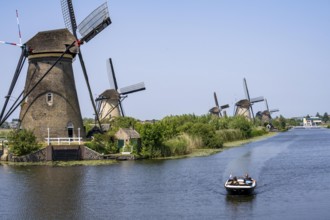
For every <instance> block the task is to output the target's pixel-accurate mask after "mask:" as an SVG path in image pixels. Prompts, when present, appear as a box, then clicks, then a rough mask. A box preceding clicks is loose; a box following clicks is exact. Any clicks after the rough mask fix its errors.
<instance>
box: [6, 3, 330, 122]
mask: <svg viewBox="0 0 330 220" xmlns="http://www.w3.org/2000/svg"><path fill="white" fill-rule="evenodd" d="M103 2H104V1H103V0H94V1H83V0H73V4H74V8H75V13H76V17H77V22H78V23H79V22H80V21H82V19H83V18H84V17H85V16H87V15H88V14H89V13H90V12H91V11H92V10H94V9H95V8H96V7H98V6H99V5H100V4H102V3H103ZM108 5H109V10H110V17H111V20H112V22H113V23H112V24H111V25H110V26H109V27H108V28H107V29H105V30H104V31H103V32H102V33H101V34H100V35H98V36H96V37H95V38H94V39H93V40H92V41H90V42H89V43H87V44H85V45H83V46H82V52H83V55H84V58H85V62H86V67H87V71H88V74H89V77H90V82H91V86H92V90H93V94H94V95H95V97H96V96H97V95H98V94H100V93H102V92H103V91H104V90H105V89H108V88H109V82H108V78H107V72H106V71H107V70H106V60H107V59H108V58H109V57H111V58H112V59H113V63H114V68H115V71H116V75H117V80H118V83H119V86H120V87H124V86H128V85H131V84H134V83H138V82H141V81H144V82H145V84H146V87H147V90H145V91H142V92H139V93H134V94H131V95H129V97H128V98H127V99H126V100H125V101H124V102H123V105H124V108H125V112H126V114H127V115H128V116H132V117H135V118H138V119H141V120H145V119H161V118H163V117H164V116H167V115H180V114H190V113H194V114H196V115H202V114H206V113H208V110H209V109H210V108H211V107H213V106H214V100H213V92H214V91H215V92H217V94H218V98H219V102H220V104H230V106H231V107H230V109H229V110H228V114H229V115H232V114H233V110H234V108H233V107H234V104H235V102H236V101H238V100H240V99H242V98H244V97H245V94H244V91H243V78H244V77H245V78H246V79H247V83H248V86H249V90H250V95H251V96H252V97H257V96H264V97H265V98H267V99H268V103H269V106H270V108H279V109H280V112H279V113H276V114H275V115H274V116H276V115H279V114H281V115H283V116H284V117H293V116H302V115H307V114H310V115H315V114H316V113H317V112H319V113H320V114H323V113H324V112H328V113H330V102H328V99H329V95H330V90H329V89H328V85H329V83H330V74H329V73H330V13H329V11H330V1H328V0H290V1H288V0H266V1H265V0H249V1H246V0H226V1H224V0H206V1H202V0H198V1H197V0H159V1H154V0H139V1H135V0H112V1H108ZM16 9H18V11H19V16H20V26H21V32H22V38H23V42H25V41H27V40H29V39H30V38H31V37H33V36H34V35H35V34H36V33H37V32H39V31H45V30H51V29H59V28H64V27H65V26H64V22H63V18H62V11H61V4H60V0H51V1H44V0H31V1H19V0H11V1H4V2H3V3H2V4H1V8H0V12H1V13H0V40H3V41H13V42H17V41H18V33H17V26H16V15H15V10H16ZM19 55H20V48H17V47H14V46H9V45H2V44H0V74H1V80H0V97H1V98H0V107H1V108H2V105H3V102H4V98H3V97H4V96H5V95H6V94H7V91H8V88H9V84H10V82H11V80H12V76H13V73H14V70H15V68H16V64H17V61H18V58H19ZM26 67H27V65H26V66H25V68H24V70H23V72H22V75H21V78H20V81H19V83H18V85H17V86H16V89H15V94H18V93H19V92H20V91H21V90H22V89H23V86H24V81H25V76H26ZM74 71H75V77H76V82H77V89H78V93H79V94H78V96H79V101H80V106H81V110H82V114H83V116H84V117H93V110H92V106H91V104H90V101H89V96H88V92H87V87H86V84H85V82H84V78H83V75H82V71H81V68H80V65H79V62H78V60H76V61H75V62H74ZM15 94H14V95H13V96H15ZM11 103H12V102H11ZM264 109H265V104H264V103H256V104H255V105H254V111H255V112H256V111H258V110H264ZM15 115H16V117H17V115H18V112H17V113H16V114H15ZM15 115H14V116H15Z"/></svg>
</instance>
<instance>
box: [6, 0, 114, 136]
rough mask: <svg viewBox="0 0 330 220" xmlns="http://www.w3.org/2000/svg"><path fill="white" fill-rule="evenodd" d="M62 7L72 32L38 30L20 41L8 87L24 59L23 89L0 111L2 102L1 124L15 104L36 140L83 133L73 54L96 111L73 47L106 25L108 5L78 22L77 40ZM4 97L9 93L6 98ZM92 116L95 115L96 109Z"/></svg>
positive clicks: (67, 9)
mask: <svg viewBox="0 0 330 220" xmlns="http://www.w3.org/2000/svg"><path fill="white" fill-rule="evenodd" d="M65 3H67V4H65ZM62 9H63V12H64V17H65V20H66V19H67V21H68V22H67V23H66V24H67V25H70V27H71V31H72V33H70V32H69V30H68V29H59V30H50V31H42V32H39V33H37V34H36V35H35V36H34V37H33V38H31V39H30V40H29V41H28V42H26V43H25V44H24V45H23V47H24V48H25V50H23V52H22V55H21V58H20V61H19V64H18V66H17V69H16V72H15V74H14V79H13V82H12V84H11V86H10V89H9V91H12V89H13V87H14V86H15V83H16V81H17V78H18V75H19V73H20V71H21V69H22V66H23V63H24V62H23V61H25V58H26V57H28V59H29V67H28V73H27V77H26V83H25V88H24V91H23V92H22V94H21V96H20V97H19V98H18V99H17V100H16V101H15V103H14V104H13V106H12V107H11V108H10V110H9V111H8V112H7V113H6V114H4V112H5V106H4V108H3V110H2V113H1V121H0V123H1V124H2V123H3V122H4V121H5V120H6V119H7V118H8V117H9V116H10V115H11V114H12V113H13V112H14V111H15V110H16V109H17V108H18V107H20V106H21V111H20V123H21V127H22V128H25V129H33V130H34V133H35V135H36V136H37V138H38V139H39V140H44V138H45V137H46V136H48V137H49V134H51V136H56V137H77V136H78V134H79V135H80V136H85V132H84V130H83V123H82V117H81V112H80V107H79V102H78V96H77V91H76V87H75V80H74V75H73V69H72V62H73V60H74V58H75V56H76V55H77V54H78V56H79V60H80V63H81V66H82V69H83V72H84V76H85V80H86V84H87V86H88V90H89V93H90V97H91V100H92V104H93V107H94V110H95V112H96V107H95V103H94V100H93V98H92V95H91V89H90V86H89V82H88V76H87V72H86V68H85V65H84V61H83V58H82V54H81V51H80V52H78V51H79V47H80V45H81V44H82V43H84V42H88V41H90V40H91V39H92V38H93V37H95V36H96V35H97V34H98V33H100V32H101V31H102V30H103V29H104V28H106V27H107V26H108V25H110V24H111V21H110V18H109V13H108V8H107V5H106V3H104V4H102V5H101V6H100V7H98V8H97V9H95V10H94V11H93V12H92V13H91V14H90V15H89V16H87V18H86V19H85V20H84V21H83V22H82V23H81V24H80V25H79V27H80V29H79V30H80V34H81V36H82V37H81V39H80V40H78V38H77V33H76V30H77V26H76V23H75V17H74V12H73V7H72V2H71V1H70V0H67V1H64V0H62ZM9 96H10V92H9V93H8V95H7V97H6V98H7V100H8V99H9V98H8V97H9ZM95 115H96V117H98V115H97V114H96V113H95ZM80 128H82V129H81V130H80ZM49 129H51V131H49ZM100 129H102V128H101V126H100ZM47 130H48V135H47Z"/></svg>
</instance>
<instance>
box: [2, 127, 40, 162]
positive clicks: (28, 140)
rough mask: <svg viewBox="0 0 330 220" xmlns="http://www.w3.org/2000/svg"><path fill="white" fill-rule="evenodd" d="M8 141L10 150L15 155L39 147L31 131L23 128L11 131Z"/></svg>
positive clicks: (27, 152)
mask: <svg viewBox="0 0 330 220" xmlns="http://www.w3.org/2000/svg"><path fill="white" fill-rule="evenodd" d="M8 142H9V147H10V151H11V152H12V153H13V154H15V155H17V156H22V155H26V154H30V153H32V152H34V151H37V150H39V149H40V147H41V146H40V145H39V143H38V141H37V138H36V136H35V135H34V133H33V131H29V130H25V129H22V130H14V131H11V132H10V133H9V136H8Z"/></svg>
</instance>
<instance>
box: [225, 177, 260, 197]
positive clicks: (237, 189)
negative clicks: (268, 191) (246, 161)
mask: <svg viewBox="0 0 330 220" xmlns="http://www.w3.org/2000/svg"><path fill="white" fill-rule="evenodd" d="M256 187H257V181H256V180H255V179H252V178H251V177H249V176H247V175H246V176H245V177H233V178H231V177H230V178H229V179H228V180H227V181H226V183H225V188H226V190H227V192H228V193H230V194H237V195H242V194H251V193H252V192H253V191H254V189H255V188H256Z"/></svg>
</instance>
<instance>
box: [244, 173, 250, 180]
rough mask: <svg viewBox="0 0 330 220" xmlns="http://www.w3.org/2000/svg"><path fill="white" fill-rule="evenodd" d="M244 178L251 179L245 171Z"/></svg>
mask: <svg viewBox="0 0 330 220" xmlns="http://www.w3.org/2000/svg"><path fill="white" fill-rule="evenodd" d="M244 179H245V180H252V179H251V177H250V176H249V174H247V173H246V174H245V176H244Z"/></svg>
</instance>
